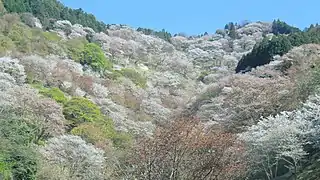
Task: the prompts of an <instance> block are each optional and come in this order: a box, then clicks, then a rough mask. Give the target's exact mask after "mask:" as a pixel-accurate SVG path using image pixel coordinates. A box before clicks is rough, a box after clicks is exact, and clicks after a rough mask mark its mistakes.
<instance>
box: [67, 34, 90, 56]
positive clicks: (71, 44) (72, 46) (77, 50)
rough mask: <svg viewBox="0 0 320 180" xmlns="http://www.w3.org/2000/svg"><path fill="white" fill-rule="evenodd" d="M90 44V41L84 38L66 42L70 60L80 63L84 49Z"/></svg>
mask: <svg viewBox="0 0 320 180" xmlns="http://www.w3.org/2000/svg"><path fill="white" fill-rule="evenodd" d="M86 44H88V41H87V40H86V39H84V38H75V39H69V40H68V41H66V42H65V46H66V47H67V48H66V49H67V54H68V56H69V58H70V59H73V60H75V61H77V62H80V60H81V56H82V52H83V51H84V47H85V46H86Z"/></svg>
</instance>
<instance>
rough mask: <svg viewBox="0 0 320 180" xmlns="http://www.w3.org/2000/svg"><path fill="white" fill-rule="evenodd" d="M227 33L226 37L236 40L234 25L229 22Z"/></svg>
mask: <svg viewBox="0 0 320 180" xmlns="http://www.w3.org/2000/svg"><path fill="white" fill-rule="evenodd" d="M228 28H229V32H228V35H229V36H230V37H231V38H232V39H236V38H237V32H236V27H235V25H234V24H233V23H232V22H231V23H229V26H228Z"/></svg>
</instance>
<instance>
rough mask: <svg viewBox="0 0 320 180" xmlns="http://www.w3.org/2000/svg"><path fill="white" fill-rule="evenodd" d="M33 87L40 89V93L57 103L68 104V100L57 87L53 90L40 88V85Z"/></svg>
mask: <svg viewBox="0 0 320 180" xmlns="http://www.w3.org/2000/svg"><path fill="white" fill-rule="evenodd" d="M33 87H35V88H38V89H39V93H40V94H42V95H44V96H46V97H49V98H51V99H54V100H55V101H56V102H58V103H62V104H64V103H66V102H67V100H68V99H67V98H66V97H65V95H64V93H63V92H62V91H61V90H60V89H59V88H57V87H53V88H45V87H43V86H41V85H40V86H39V85H34V86H33Z"/></svg>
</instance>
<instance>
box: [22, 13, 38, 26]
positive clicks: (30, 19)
mask: <svg viewBox="0 0 320 180" xmlns="http://www.w3.org/2000/svg"><path fill="white" fill-rule="evenodd" d="M20 19H21V21H22V22H23V23H24V24H26V25H27V26H29V27H31V28H34V27H35V20H34V19H35V17H34V16H33V15H32V14H31V13H22V14H21V15H20Z"/></svg>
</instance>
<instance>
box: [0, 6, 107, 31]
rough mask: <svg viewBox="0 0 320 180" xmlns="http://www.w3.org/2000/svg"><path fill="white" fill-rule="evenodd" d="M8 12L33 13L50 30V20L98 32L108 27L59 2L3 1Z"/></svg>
mask: <svg viewBox="0 0 320 180" xmlns="http://www.w3.org/2000/svg"><path fill="white" fill-rule="evenodd" d="M3 4H4V7H5V8H6V9H7V11H8V12H11V13H12V12H16V13H26V12H28V13H32V14H33V15H34V16H35V17H37V18H39V19H40V21H41V23H42V24H43V25H44V26H45V27H44V28H50V20H51V19H55V20H69V21H70V22H71V23H72V24H76V23H77V24H82V25H83V26H85V27H91V28H92V29H94V30H95V31H97V32H101V31H103V30H104V29H105V27H106V25H105V24H104V23H103V22H101V21H98V20H97V19H96V18H95V16H94V15H92V14H88V13H86V12H84V11H83V10H82V9H81V8H80V9H71V8H68V7H65V6H64V5H63V4H62V3H61V2H59V1H57V0H3ZM0 10H1V9H0Z"/></svg>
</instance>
